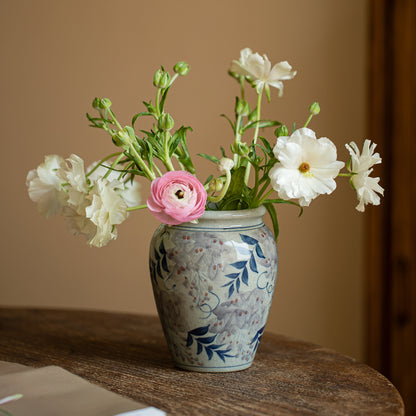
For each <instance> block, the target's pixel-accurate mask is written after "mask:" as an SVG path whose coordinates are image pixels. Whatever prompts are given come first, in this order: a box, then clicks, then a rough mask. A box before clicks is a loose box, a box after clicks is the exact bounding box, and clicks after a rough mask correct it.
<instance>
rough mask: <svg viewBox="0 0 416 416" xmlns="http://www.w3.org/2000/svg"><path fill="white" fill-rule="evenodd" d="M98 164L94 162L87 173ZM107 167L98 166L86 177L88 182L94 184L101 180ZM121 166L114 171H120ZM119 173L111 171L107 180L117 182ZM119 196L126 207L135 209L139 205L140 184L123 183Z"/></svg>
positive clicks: (135, 182) (134, 182)
mask: <svg viewBox="0 0 416 416" xmlns="http://www.w3.org/2000/svg"><path fill="white" fill-rule="evenodd" d="M98 163H99V162H94V163H93V164H92V165H90V166H89V167H88V169H87V172H90V171H91V170H92V169H93V168H95V167H96V166H97V164H98ZM108 168H109V166H106V165H104V166H99V167H98V168H97V169H95V170H94V172H92V173H91V175H89V176H88V178H89V180H90V181H92V182H95V181H96V180H97V179H99V178H102V177H103V176H104V175H105V174H106V173H107V171H108ZM123 168H124V167H123V165H117V167H116V169H120V170H122V169H123ZM120 174H121V172H120V171H118V170H111V171H110V173H109V175H108V176H107V179H108V180H109V181H110V182H111V181H112V180H119V177H120ZM120 195H121V197H122V198H123V199H124V201H125V202H126V204H127V206H128V207H135V206H137V205H140V203H141V192H140V184H139V182H137V181H134V180H133V181H131V180H128V181H127V182H123V186H122V187H121V188H120Z"/></svg>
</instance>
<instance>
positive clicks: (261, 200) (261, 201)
mask: <svg viewBox="0 0 416 416" xmlns="http://www.w3.org/2000/svg"><path fill="white" fill-rule="evenodd" d="M273 191H274V189H270V191H269V192H267V194H266V195H264V197H263V198H262V199H260V201H259V203H258V205H259V206H260V205H261V204H262V203H263V202H264V201H265V200H266V199H267V198H268V197H269V195H271V194H272V192H273Z"/></svg>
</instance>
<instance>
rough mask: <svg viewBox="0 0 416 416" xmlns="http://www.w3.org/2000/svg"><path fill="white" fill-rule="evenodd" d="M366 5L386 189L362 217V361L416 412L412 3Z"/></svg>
mask: <svg viewBox="0 0 416 416" xmlns="http://www.w3.org/2000/svg"><path fill="white" fill-rule="evenodd" d="M369 4H370V13H369V15H370V21H371V26H370V60H369V68H370V77H369V87H370V94H369V122H370V123H369V133H370V137H371V138H372V139H373V140H374V141H375V142H377V143H379V144H380V147H379V148H378V149H379V150H380V153H381V156H382V158H383V165H382V166H381V170H378V173H377V175H376V176H378V175H379V174H380V176H381V177H382V186H384V187H385V189H386V193H385V198H384V200H383V202H382V205H381V206H380V207H376V208H375V209H374V210H370V214H371V215H370V219H369V227H370V228H369V233H368V234H369V241H368V245H369V256H368V259H369V260H368V266H369V270H368V332H367V333H368V362H369V364H370V365H372V366H373V367H375V368H377V369H378V370H379V371H381V372H382V373H383V374H384V375H386V376H387V377H389V378H390V379H391V380H392V381H393V383H394V384H395V385H396V387H397V388H398V389H399V391H400V393H401V394H402V396H403V399H404V402H405V405H406V413H407V414H408V415H416V256H415V253H416V216H415V215H414V207H415V205H416V181H415V180H414V164H415V163H414V158H415V154H416V140H415V137H414V122H415V120H416V77H415V74H416V2H415V1H414V0H394V1H393V0H371V1H370V3H369ZM376 171H377V170H376Z"/></svg>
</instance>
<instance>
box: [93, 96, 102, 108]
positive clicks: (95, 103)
mask: <svg viewBox="0 0 416 416" xmlns="http://www.w3.org/2000/svg"><path fill="white" fill-rule="evenodd" d="M92 107H93V108H95V109H96V110H99V109H100V108H101V98H98V97H95V98H94V101H93V102H92Z"/></svg>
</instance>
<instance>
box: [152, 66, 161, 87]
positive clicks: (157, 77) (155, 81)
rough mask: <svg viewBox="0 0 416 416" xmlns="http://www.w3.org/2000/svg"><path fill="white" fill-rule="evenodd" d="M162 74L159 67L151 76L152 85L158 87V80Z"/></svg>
mask: <svg viewBox="0 0 416 416" xmlns="http://www.w3.org/2000/svg"><path fill="white" fill-rule="evenodd" d="M162 76H163V72H162V71H161V70H160V69H158V70H157V71H156V72H155V75H154V77H153V85H154V86H155V87H159V85H160V81H161V79H162Z"/></svg>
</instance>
